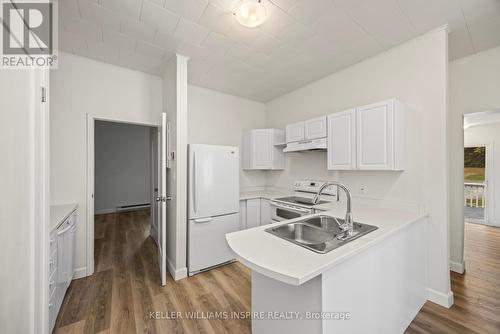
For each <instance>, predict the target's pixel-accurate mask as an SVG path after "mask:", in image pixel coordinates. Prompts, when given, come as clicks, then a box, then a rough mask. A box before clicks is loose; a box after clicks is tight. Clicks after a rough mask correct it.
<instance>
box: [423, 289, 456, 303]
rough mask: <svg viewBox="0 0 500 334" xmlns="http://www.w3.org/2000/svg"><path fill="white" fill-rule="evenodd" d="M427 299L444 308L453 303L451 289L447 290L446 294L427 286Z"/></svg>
mask: <svg viewBox="0 0 500 334" xmlns="http://www.w3.org/2000/svg"><path fill="white" fill-rule="evenodd" d="M427 300H429V301H431V302H433V303H436V304H438V305H441V306H443V307H446V308H450V307H451V306H452V305H453V291H451V290H450V291H448V293H447V294H444V293H442V292H439V291H436V290H433V289H431V288H427Z"/></svg>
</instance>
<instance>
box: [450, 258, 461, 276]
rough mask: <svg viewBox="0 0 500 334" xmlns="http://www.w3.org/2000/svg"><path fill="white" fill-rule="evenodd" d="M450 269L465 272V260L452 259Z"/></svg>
mask: <svg viewBox="0 0 500 334" xmlns="http://www.w3.org/2000/svg"><path fill="white" fill-rule="evenodd" d="M450 270H451V271H454V272H456V273H459V274H463V273H464V272H465V262H464V261H462V262H455V261H450Z"/></svg>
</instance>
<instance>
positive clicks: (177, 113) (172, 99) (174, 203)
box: [162, 55, 188, 280]
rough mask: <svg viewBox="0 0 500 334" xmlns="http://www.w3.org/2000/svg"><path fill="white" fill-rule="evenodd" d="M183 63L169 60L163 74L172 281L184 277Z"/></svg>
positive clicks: (184, 60)
mask: <svg viewBox="0 0 500 334" xmlns="http://www.w3.org/2000/svg"><path fill="white" fill-rule="evenodd" d="M187 61H188V59H187V58H186V57H184V56H181V55H176V56H175V57H172V59H171V60H170V61H169V63H168V65H167V68H166V70H165V72H164V74H163V77H162V78H163V107H164V108H163V111H164V112H166V113H167V119H168V121H169V122H170V129H171V137H170V138H171V142H170V147H171V150H172V153H173V154H174V157H175V158H174V160H173V161H171V168H170V169H168V170H167V194H168V195H170V196H172V200H171V201H169V202H167V265H168V269H169V271H170V273H171V274H172V276H173V277H174V279H176V280H177V279H181V278H183V277H186V276H187V267H186V265H187V263H186V258H187V257H186V253H187V249H186V245H187V236H186V234H187V231H186V226H187V142H188V139H187V138H188V135H187V133H188V118H187Z"/></svg>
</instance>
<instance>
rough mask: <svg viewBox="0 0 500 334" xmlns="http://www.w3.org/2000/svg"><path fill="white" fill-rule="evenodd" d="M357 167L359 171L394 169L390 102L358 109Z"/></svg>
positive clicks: (391, 107) (392, 123)
mask: <svg viewBox="0 0 500 334" xmlns="http://www.w3.org/2000/svg"><path fill="white" fill-rule="evenodd" d="M356 122H357V153H358V154H357V165H358V168H359V169H367V170H390V169H393V168H394V105H393V103H392V101H384V102H381V103H377V104H372V105H369V106H365V107H361V108H358V109H357V111H356Z"/></svg>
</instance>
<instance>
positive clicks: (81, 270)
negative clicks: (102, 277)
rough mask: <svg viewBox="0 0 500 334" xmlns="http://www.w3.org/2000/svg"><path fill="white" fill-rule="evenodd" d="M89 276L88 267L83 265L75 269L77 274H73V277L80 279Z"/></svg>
mask: <svg viewBox="0 0 500 334" xmlns="http://www.w3.org/2000/svg"><path fill="white" fill-rule="evenodd" d="M86 276H87V267H81V268H77V269H75V275H74V276H73V279H79V278H83V277H86Z"/></svg>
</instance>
